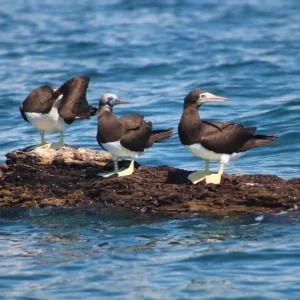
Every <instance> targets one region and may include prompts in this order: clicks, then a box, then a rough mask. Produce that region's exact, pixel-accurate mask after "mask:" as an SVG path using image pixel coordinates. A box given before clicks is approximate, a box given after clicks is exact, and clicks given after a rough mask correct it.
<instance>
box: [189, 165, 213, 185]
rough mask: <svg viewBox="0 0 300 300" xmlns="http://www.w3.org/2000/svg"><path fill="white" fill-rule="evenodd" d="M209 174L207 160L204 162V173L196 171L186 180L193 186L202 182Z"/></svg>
mask: <svg viewBox="0 0 300 300" xmlns="http://www.w3.org/2000/svg"><path fill="white" fill-rule="evenodd" d="M210 174H211V171H209V160H207V159H206V160H205V170H204V171H202V170H201V171H197V172H194V173H191V174H190V175H189V176H188V179H189V180H190V181H191V182H192V183H193V184H196V183H198V182H200V181H202V180H204V179H205V177H206V176H207V175H210Z"/></svg>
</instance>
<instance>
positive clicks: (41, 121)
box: [25, 106, 68, 132]
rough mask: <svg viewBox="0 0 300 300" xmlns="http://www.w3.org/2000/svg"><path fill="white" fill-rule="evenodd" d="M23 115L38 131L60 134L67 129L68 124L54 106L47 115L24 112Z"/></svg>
mask: <svg viewBox="0 0 300 300" xmlns="http://www.w3.org/2000/svg"><path fill="white" fill-rule="evenodd" d="M25 115H26V117H27V119H28V121H29V122H30V123H31V124H32V125H33V126H35V127H37V128H38V129H39V130H45V131H47V132H60V131H65V130H66V129H67V127H68V124H67V123H66V122H65V121H64V119H63V118H62V117H61V116H60V115H59V114H58V111H57V108H56V107H54V106H53V107H52V109H51V111H50V112H49V114H41V113H28V112H25Z"/></svg>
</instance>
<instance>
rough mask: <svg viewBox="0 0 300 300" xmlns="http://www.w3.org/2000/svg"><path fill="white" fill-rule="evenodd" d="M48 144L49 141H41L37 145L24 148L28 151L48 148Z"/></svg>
mask: <svg viewBox="0 0 300 300" xmlns="http://www.w3.org/2000/svg"><path fill="white" fill-rule="evenodd" d="M50 145H51V144H50V143H41V144H39V145H34V146H30V147H28V148H26V149H27V150H29V151H31V150H38V149H50Z"/></svg>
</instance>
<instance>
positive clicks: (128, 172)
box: [118, 159, 134, 177]
mask: <svg viewBox="0 0 300 300" xmlns="http://www.w3.org/2000/svg"><path fill="white" fill-rule="evenodd" d="M133 172H134V160H133V159H132V160H131V162H130V165H129V167H128V168H127V169H125V170H122V171H120V172H118V176H119V177H123V176H129V175H131V174H132V173H133Z"/></svg>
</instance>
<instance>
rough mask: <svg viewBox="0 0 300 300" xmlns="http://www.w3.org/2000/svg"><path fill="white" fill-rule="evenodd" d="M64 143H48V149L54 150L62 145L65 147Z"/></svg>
mask: <svg viewBox="0 0 300 300" xmlns="http://www.w3.org/2000/svg"><path fill="white" fill-rule="evenodd" d="M65 146H66V145H65V144H64V143H61V142H57V143H51V144H50V147H49V148H50V149H54V150H58V149H60V148H62V147H65Z"/></svg>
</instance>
